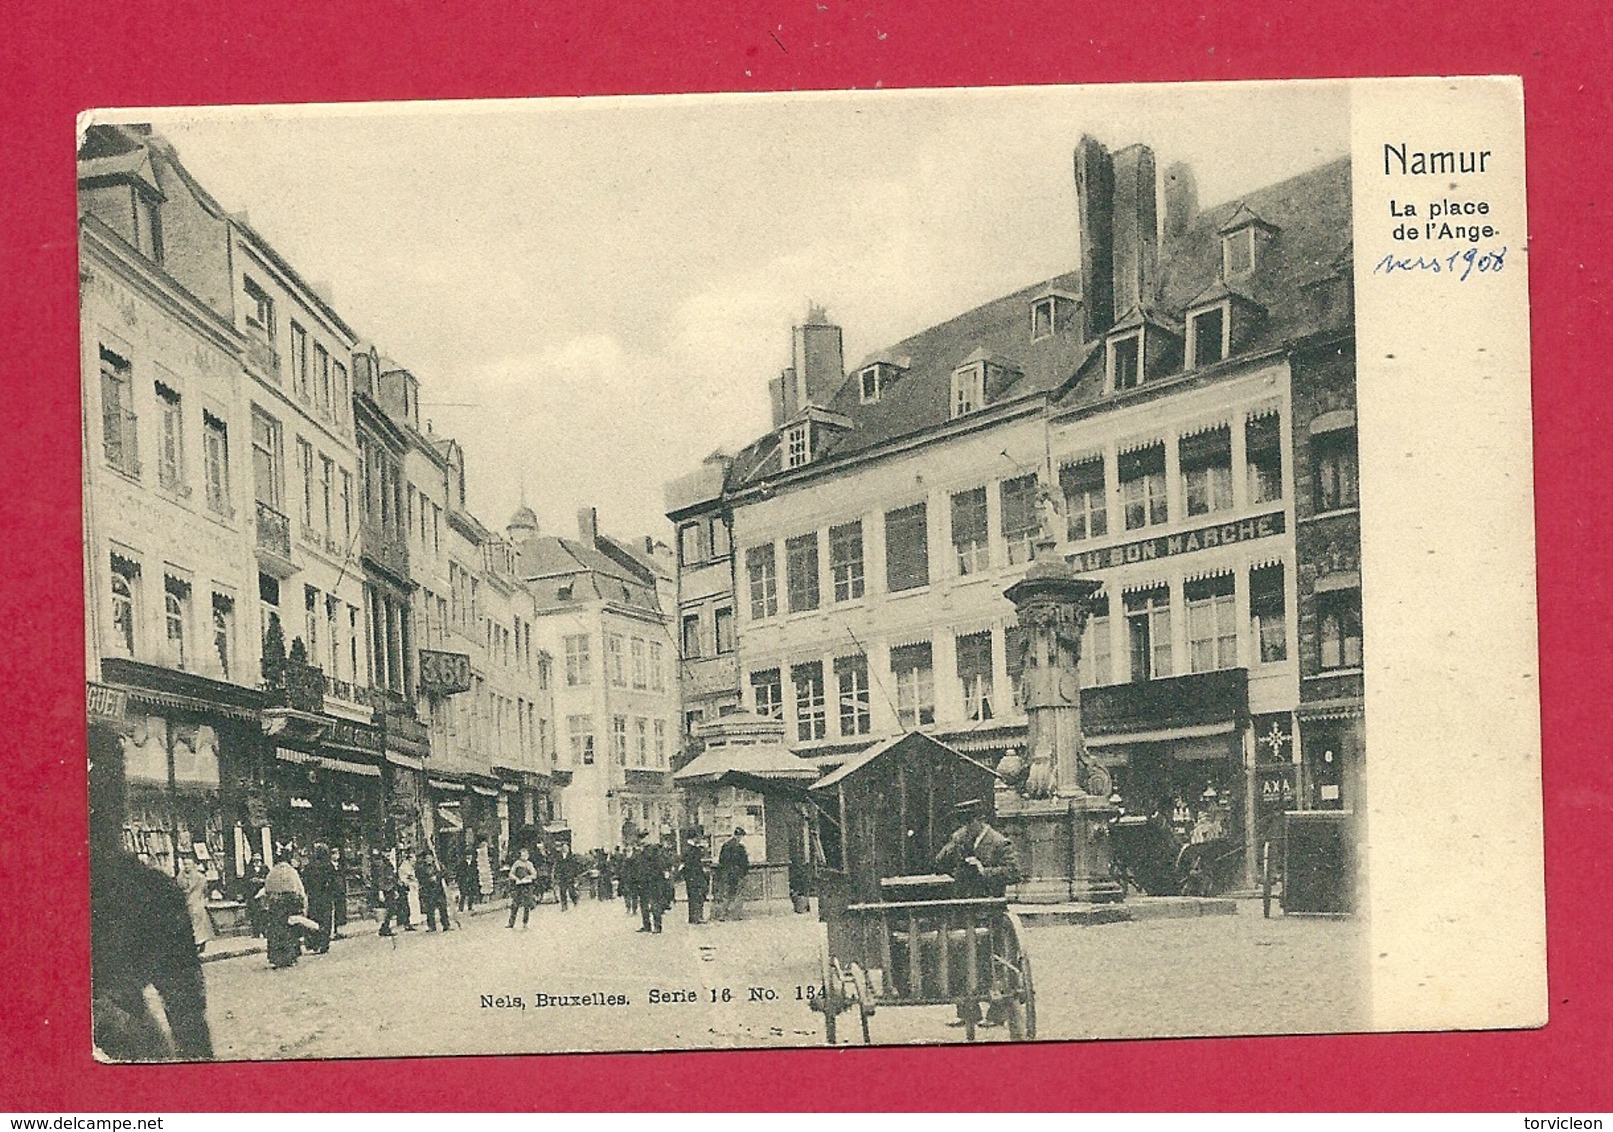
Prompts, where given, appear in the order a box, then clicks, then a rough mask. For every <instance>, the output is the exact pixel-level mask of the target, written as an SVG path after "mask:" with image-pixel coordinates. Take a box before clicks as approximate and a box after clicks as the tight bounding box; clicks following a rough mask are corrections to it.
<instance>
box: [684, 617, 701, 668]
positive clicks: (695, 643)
mask: <svg viewBox="0 0 1613 1132" xmlns="http://www.w3.org/2000/svg"><path fill="white" fill-rule="evenodd" d="M699 655H700V614H699V612H698V611H697V612H694V613H685V614H684V615H683V659H684V660H694V659H695V658H697V657H698V656H699Z"/></svg>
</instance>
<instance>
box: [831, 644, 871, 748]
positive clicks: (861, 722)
mask: <svg viewBox="0 0 1613 1132" xmlns="http://www.w3.org/2000/svg"><path fill="white" fill-rule="evenodd" d="M834 667H835V683H836V684H837V685H838V689H839V701H840V734H842V735H866V734H868V732H869V731H870V730H871V729H872V727H873V713H872V711H871V710H870V708H869V696H868V658H867V657H866V656H864V655H863V654H861V653H858V654H857V655H856V656H842V657H837V658H836V659H835V665H834Z"/></svg>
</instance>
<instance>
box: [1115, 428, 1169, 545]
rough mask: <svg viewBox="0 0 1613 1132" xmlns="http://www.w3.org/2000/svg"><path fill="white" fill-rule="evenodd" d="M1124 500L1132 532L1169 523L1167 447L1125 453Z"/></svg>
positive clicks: (1122, 466)
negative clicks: (1166, 483)
mask: <svg viewBox="0 0 1613 1132" xmlns="http://www.w3.org/2000/svg"><path fill="white" fill-rule="evenodd" d="M1120 501H1121V504H1122V506H1123V507H1124V509H1125V515H1126V529H1127V530H1128V531H1135V530H1139V529H1141V528H1143V527H1148V526H1153V525H1155V524H1158V523H1163V522H1165V521H1166V520H1167V515H1168V508H1167V504H1166V498H1165V446H1164V445H1163V444H1151V445H1149V446H1148V447H1147V448H1139V449H1135V450H1133V451H1131V452H1125V453H1122V454H1121V456H1120Z"/></svg>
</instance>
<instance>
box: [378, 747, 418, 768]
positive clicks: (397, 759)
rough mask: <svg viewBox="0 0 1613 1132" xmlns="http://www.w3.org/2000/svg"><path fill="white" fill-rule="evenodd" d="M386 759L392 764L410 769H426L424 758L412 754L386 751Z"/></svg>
mask: <svg viewBox="0 0 1613 1132" xmlns="http://www.w3.org/2000/svg"><path fill="white" fill-rule="evenodd" d="M386 761H387V762H389V763H391V764H392V765H393V766H401V767H407V768H408V769H410V770H425V769H426V760H425V759H417V758H415V757H413V756H412V755H400V754H398V752H396V751H388V752H387V753H386Z"/></svg>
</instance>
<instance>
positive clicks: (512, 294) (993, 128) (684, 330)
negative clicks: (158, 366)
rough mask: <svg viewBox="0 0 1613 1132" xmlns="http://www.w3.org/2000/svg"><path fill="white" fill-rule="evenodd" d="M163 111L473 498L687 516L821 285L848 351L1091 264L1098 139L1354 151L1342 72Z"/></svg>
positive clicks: (1241, 162)
mask: <svg viewBox="0 0 1613 1132" xmlns="http://www.w3.org/2000/svg"><path fill="white" fill-rule="evenodd" d="M141 117H145V118H149V120H151V121H152V122H153V123H154V124H155V125H156V126H157V128H158V129H159V131H160V132H162V133H163V134H165V135H166V136H167V137H168V138H169V139H170V140H172V141H173V142H174V144H175V145H176V146H177V147H178V150H179V153H180V156H181V158H182V159H183V160H184V162H185V164H186V165H187V166H188V167H189V168H190V170H191V171H192V172H193V173H194V174H195V175H196V176H197V177H198V179H199V180H200V181H201V182H202V184H203V185H205V186H206V187H207V188H208V190H209V191H210V192H211V193H212V194H213V195H214V196H215V197H216V198H218V200H219V202H220V203H221V204H222V205H223V206H224V207H225V208H226V209H229V210H230V211H245V212H247V213H248V214H249V215H250V218H251V221H252V224H253V226H254V227H256V228H257V229H258V230H259V231H260V232H261V233H262V234H263V235H264V236H265V237H266V238H268V239H269V240H270V241H271V242H272V243H273V244H274V245H275V246H276V247H277V248H278V249H279V250H280V252H281V253H282V254H283V255H284V256H286V258H288V259H289V260H290V261H291V262H292V263H293V264H294V265H295V266H296V267H297V268H298V270H299V271H300V272H301V273H302V275H303V276H304V278H306V279H309V280H310V281H313V282H316V283H324V284H327V285H328V286H329V287H330V289H331V291H332V293H333V297H334V300H335V304H336V308H337V310H338V311H340V312H341V313H342V315H343V317H344V318H345V319H346V320H347V321H348V322H349V324H351V325H352V326H353V327H354V328H355V329H356V330H357V331H358V332H359V333H360V334H361V335H362V336H364V337H366V338H369V339H371V340H373V341H374V342H375V343H376V344H377V346H378V348H379V349H380V351H381V353H382V354H384V355H387V356H389V357H391V358H393V359H395V360H396V361H398V362H399V363H401V364H402V365H404V366H406V367H408V368H409V369H410V370H411V371H413V372H414V373H415V374H416V375H417V376H418V377H419V378H420V380H421V385H422V394H421V400H422V405H423V408H422V414H423V416H424V417H426V418H429V419H431V420H432V421H433V422H434V423H435V426H436V430H437V431H438V432H439V433H442V434H448V435H453V436H456V437H458V438H459V440H460V442H461V443H462V444H463V445H464V448H465V453H466V464H467V479H468V485H469V493H470V505H471V508H472V510H473V511H475V512H476V514H477V515H478V516H479V517H481V518H482V519H483V520H484V521H486V522H487V523H488V524H489V525H490V526H493V527H494V528H498V529H501V528H502V527H503V524H504V521H505V519H506V518H507V517H508V516H509V514H510V512H511V511H512V510H513V509H514V508H515V506H516V505H517V503H518V502H519V499H520V494H521V485H522V482H523V480H524V482H525V490H526V497H527V501H528V503H529V504H530V505H531V506H532V507H533V508H534V509H535V510H536V511H537V512H538V515H539V518H540V522H541V523H542V524H543V527H544V529H546V530H548V531H551V532H555V533H561V534H571V533H573V532H574V531H575V525H576V518H575V514H576V509H577V508H578V507H579V506H583V505H590V504H591V505H594V506H597V507H598V508H599V511H600V523H601V527H602V528H603V529H604V530H607V531H609V532H611V533H613V534H619V535H623V536H632V535H637V534H643V533H646V532H650V533H654V534H656V535H657V536H659V537H663V538H665V537H668V535H669V533H670V532H669V527H668V524H667V523H666V521H665V518H664V516H663V515H662V513H661V489H662V485H663V484H664V483H665V482H666V481H667V480H668V479H671V478H673V477H675V476H678V475H681V474H683V473H684V472H687V471H689V470H692V469H693V468H694V467H695V466H696V465H697V464H698V462H699V460H700V459H701V457H703V456H704V455H706V454H707V453H708V452H710V451H711V450H712V449H714V448H717V447H719V446H721V447H727V448H729V449H733V448H736V447H738V446H739V445H741V444H744V443H746V442H747V441H749V440H751V439H753V438H754V437H755V436H756V435H757V434H759V433H760V432H762V431H764V430H765V429H766V428H767V427H768V423H769V422H768V419H767V412H768V409H767V392H766V385H767V381H768V379H769V378H771V377H773V376H776V375H777V373H778V371H779V370H780V369H782V368H784V367H785V366H787V365H788V364H789V360H790V359H789V351H790V327H791V326H792V324H793V323H795V322H798V321H800V319H801V317H802V316H803V315H804V314H805V312H806V308H807V303H808V300H809V299H810V300H812V301H816V302H819V303H821V304H823V305H824V306H825V307H826V308H827V309H828V313H829V317H830V319H831V320H832V321H834V322H837V323H838V324H839V325H841V326H842V327H843V328H844V331H845V349H846V361H847V365H848V366H850V365H854V364H855V363H856V362H857V361H858V360H859V359H861V358H862V357H863V356H865V355H866V354H868V353H870V352H871V351H873V350H875V349H877V348H879V347H880V346H882V345H885V344H888V343H892V342H895V341H896V340H898V339H900V338H902V337H905V336H907V335H908V334H911V333H913V332H915V331H917V330H920V329H923V328H924V327H925V326H928V325H931V324H934V323H936V322H939V321H942V320H944V319H946V318H948V317H950V316H952V315H955V314H958V313H961V312H963V311H965V310H968V309H969V308H971V307H973V306H976V305H978V304H980V303H982V302H985V301H987V300H989V299H992V298H994V297H996V296H999V295H1002V294H1005V293H1007V292H1009V291H1011V290H1014V289H1016V288H1018V287H1022V286H1026V285H1028V284H1031V283H1035V282H1037V281H1039V280H1041V279H1045V278H1047V277H1049V276H1051V275H1054V274H1057V273H1059V272H1061V271H1067V270H1071V269H1073V268H1076V267H1078V266H1079V246H1078V243H1077V237H1076V221H1075V189H1074V180H1073V173H1072V168H1073V159H1072V153H1073V150H1074V147H1075V144H1076V141H1077V140H1078V138H1079V137H1080V135H1081V134H1082V133H1091V134H1094V135H1096V136H1097V137H1098V138H1099V139H1100V140H1102V141H1104V142H1105V143H1107V144H1109V145H1111V146H1121V145H1127V144H1130V143H1132V142H1138V141H1140V142H1145V143H1147V144H1149V145H1150V146H1152V147H1153V149H1154V152H1155V154H1156V157H1157V159H1158V162H1159V167H1160V169H1161V170H1163V169H1164V167H1165V166H1166V165H1168V164H1169V163H1171V162H1173V161H1178V160H1185V161H1187V162H1189V163H1190V164H1191V165H1192V166H1193V167H1194V171H1195V174H1196V176H1197V178H1198V185H1199V199H1200V201H1201V203H1203V204H1205V205H1212V204H1216V203H1219V202H1221V201H1224V200H1228V199H1231V198H1233V197H1235V196H1237V195H1239V194H1240V193H1243V192H1246V191H1248V190H1250V189H1253V188H1257V187H1259V186H1261V185H1264V184H1267V183H1270V182H1272V181H1275V180H1279V179H1281V178H1283V177H1286V176H1289V175H1291V174H1293V173H1297V172H1300V171H1302V170H1305V169H1308V168H1311V167H1312V166H1314V165H1317V164H1319V163H1321V162H1323V161H1325V160H1328V159H1330V158H1333V157H1336V156H1339V155H1341V154H1343V153H1345V152H1346V151H1347V149H1348V141H1349V115H1348V100H1347V94H1346V91H1345V88H1344V87H1343V85H1342V84H1307V85H1300V84H1289V83H1283V84H1259V85H1254V84H1251V85H1244V86H1226V87H1204V86H1156V87H1149V88H1139V87H1086V88H1076V87H1065V88H1057V87H1054V88H1039V89H1038V88H1004V89H997V90H986V91H949V92H896V91H890V92H868V93H861V94H831V95H723V96H678V97H662V98H634V99H554V100H545V101H541V102H507V103H458V104H455V103H438V104H433V105H429V106H428V105H415V106H413V107H410V108H409V109H408V110H405V109H403V108H402V107H401V106H399V105H390V106H388V105H371V106H362V107H341V108H319V109H317V110H311V109H309V108H298V109H295V110H292V109H290V108H280V109H277V110H268V111H266V110H264V109H263V108H248V109H245V110H242V109H223V110H209V111H206V112H198V111H194V110H186V111H159V112H151V113H149V114H146V115H141Z"/></svg>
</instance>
